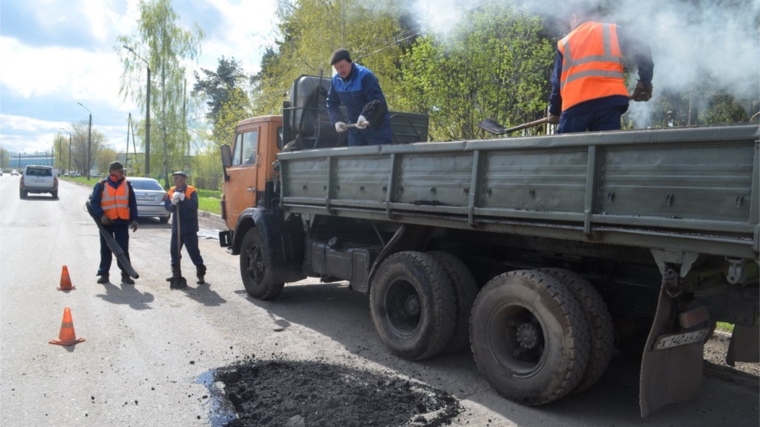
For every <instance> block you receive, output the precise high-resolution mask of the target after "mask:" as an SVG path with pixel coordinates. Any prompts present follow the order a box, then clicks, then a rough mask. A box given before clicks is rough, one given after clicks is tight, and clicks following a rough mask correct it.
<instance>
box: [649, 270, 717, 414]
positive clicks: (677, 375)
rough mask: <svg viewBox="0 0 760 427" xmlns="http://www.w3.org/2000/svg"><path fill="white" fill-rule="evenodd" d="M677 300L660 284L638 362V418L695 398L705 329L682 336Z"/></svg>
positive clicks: (706, 329)
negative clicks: (639, 363)
mask: <svg viewBox="0 0 760 427" xmlns="http://www.w3.org/2000/svg"><path fill="white" fill-rule="evenodd" d="M677 304H678V298H672V297H671V296H670V295H668V293H667V291H666V286H665V284H664V283H663V286H662V288H661V289H660V298H659V300H658V303H657V313H656V314H655V318H654V323H653V324H652V329H651V331H650V332H649V338H648V339H647V344H646V347H645V348H644V354H643V357H642V360H641V375H640V377H639V405H640V409H641V416H642V417H645V418H646V417H647V416H648V415H649V414H651V413H652V412H654V411H656V410H658V409H660V408H662V407H664V406H667V405H670V404H673V403H681V402H688V401H691V400H694V399H696V398H697V397H698V396H699V389H700V385H701V383H702V367H703V353H704V343H705V338H706V336H707V334H708V332H709V328H703V329H695V330H692V331H690V332H686V333H683V332H682V328H681V327H680V325H679V322H678V320H677V319H678V313H677V311H678V310H677Z"/></svg>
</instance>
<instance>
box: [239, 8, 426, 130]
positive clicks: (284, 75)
mask: <svg viewBox="0 0 760 427" xmlns="http://www.w3.org/2000/svg"><path fill="white" fill-rule="evenodd" d="M404 4H405V2H402V1H398V0H379V1H376V2H374V3H373V6H372V7H371V8H369V7H368V6H365V5H366V3H365V2H360V1H358V0H343V1H340V2H335V1H322V0H283V1H281V2H279V5H278V9H277V15H278V17H279V19H280V24H279V28H278V30H279V33H280V35H279V37H278V39H277V41H276V45H277V46H276V48H274V49H269V50H267V51H266V52H265V54H264V57H263V58H262V67H261V71H260V72H259V73H258V74H257V75H256V76H254V78H253V85H254V87H253V89H254V90H253V93H252V97H251V99H252V101H253V106H254V112H255V113H256V115H262V114H278V113H279V112H280V110H281V107H282V101H283V100H284V99H285V96H286V95H287V92H288V90H289V89H290V85H291V84H292V83H293V81H294V80H295V79H296V78H297V77H298V76H299V75H301V74H311V75H319V74H320V73H322V74H323V75H324V76H325V77H330V76H331V75H332V69H331V67H330V64H329V58H330V55H331V54H332V52H333V51H334V50H335V49H337V48H339V47H343V48H346V49H348V50H349V51H350V52H351V55H352V59H353V60H354V61H356V62H359V63H361V64H362V65H365V66H367V67H368V68H370V69H371V70H372V71H373V72H374V73H375V75H376V76H377V78H378V80H379V81H380V85H381V86H382V87H383V90H384V92H385V96H386V98H387V99H388V103H389V105H391V106H392V105H393V104H394V101H395V99H396V97H397V92H396V90H395V86H396V85H395V84H394V82H395V81H396V79H397V77H398V63H397V60H398V56H399V55H400V53H401V46H402V45H403V43H405V40H406V35H407V34H408V29H407V28H405V27H404V25H408V24H409V22H411V20H409V19H406V18H407V17H406V15H404V14H403V13H402V10H403V7H404Z"/></svg>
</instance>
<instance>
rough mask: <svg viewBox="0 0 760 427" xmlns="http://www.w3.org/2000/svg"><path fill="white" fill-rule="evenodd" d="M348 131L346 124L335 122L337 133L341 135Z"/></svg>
mask: <svg viewBox="0 0 760 427" xmlns="http://www.w3.org/2000/svg"><path fill="white" fill-rule="evenodd" d="M345 130H346V124H345V123H343V122H335V132H338V133H341V132H344V131H345Z"/></svg>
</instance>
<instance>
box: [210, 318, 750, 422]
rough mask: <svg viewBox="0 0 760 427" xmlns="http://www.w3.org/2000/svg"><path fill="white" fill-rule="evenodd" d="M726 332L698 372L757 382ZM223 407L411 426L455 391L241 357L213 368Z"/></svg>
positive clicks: (441, 413)
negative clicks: (737, 358)
mask: <svg viewBox="0 0 760 427" xmlns="http://www.w3.org/2000/svg"><path fill="white" fill-rule="evenodd" d="M729 340H730V335H728V334H726V333H720V332H717V333H716V334H715V335H714V336H713V338H711V339H710V340H709V341H708V343H707V344H706V345H705V353H704V357H705V369H704V375H705V376H708V377H715V378H719V379H721V380H724V381H731V382H734V383H737V384H741V385H743V386H746V387H749V388H753V389H758V387H759V382H758V376H759V375H760V364H758V363H737V364H736V365H737V366H736V367H729V366H727V365H726V364H725V355H726V349H727V348H728V342H729ZM214 380H215V381H216V384H220V386H219V388H218V394H219V396H218V399H219V400H221V401H222V402H224V403H223V405H224V406H226V409H224V410H222V411H220V413H222V412H225V411H226V415H220V416H219V417H218V421H220V422H217V423H214V424H215V425H224V426H226V427H241V426H285V427H311V426H338V425H340V426H347V427H352V426H353V427H359V426H361V427H364V426H374V427H401V426H403V427H417V426H430V427H434V426H445V425H449V424H450V423H451V421H452V420H453V419H455V418H456V417H457V416H458V415H459V414H460V413H461V412H462V406H461V405H460V404H459V402H458V401H457V399H456V398H454V397H453V396H451V395H450V394H448V393H446V392H443V391H441V390H435V389H433V388H430V387H428V386H426V385H424V384H420V383H415V382H411V381H407V380H405V379H401V378H398V377H395V376H394V375H393V374H392V373H376V372H368V371H361V370H356V369H352V368H348V367H344V366H336V365H330V364H325V363H319V362H315V361H311V362H294V361H286V360H266V361H264V360H257V359H248V360H246V361H243V362H241V363H238V364H236V365H233V366H229V367H225V368H221V369H219V370H217V371H216V372H215V374H214Z"/></svg>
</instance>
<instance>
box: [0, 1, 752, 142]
mask: <svg viewBox="0 0 760 427" xmlns="http://www.w3.org/2000/svg"><path fill="white" fill-rule="evenodd" d="M488 1H499V2H505V1H508V0H409V1H408V2H406V3H405V4H406V6H407V7H408V8H409V10H410V11H411V12H412V13H413V15H414V16H415V18H416V19H417V20H418V21H419V22H420V23H422V26H423V28H424V29H425V32H427V33H430V32H437V33H440V34H443V35H445V34H446V30H447V29H450V28H453V27H454V26H455V25H457V24H461V23H462V22H461V21H460V20H461V18H462V17H463V16H466V14H464V13H463V11H464V10H470V9H473V8H476V7H478V6H479V5H482V4H483V3H486V2H488ZM512 1H513V3H516V4H518V6H519V7H520V8H522V9H524V10H527V11H529V12H531V13H536V14H539V15H541V16H546V17H549V16H554V17H555V18H556V20H557V21H556V22H565V21H566V20H567V17H566V16H561V15H560V16H556V15H557V13H558V11H560V9H561V8H558V7H557V6H558V4H563V3H557V2H555V1H549V0H512ZM587 1H590V2H594V1H602V0H587ZM735 2H740V3H742V4H743V6H742V7H739V8H726V7H725V6H723V5H721V3H735ZM607 3H608V4H612V5H614V6H613V7H610V8H609V12H610V14H609V16H608V17H607V19H606V21H607V22H615V23H619V24H621V25H623V26H626V28H629V29H631V30H633V31H635V32H636V33H637V34H638V35H640V36H642V37H643V38H644V39H645V40H646V41H647V42H648V43H649V44H650V46H651V48H652V54H653V58H654V63H655V69H654V80H653V82H652V83H653V85H654V88H655V89H654V97H653V99H652V100H651V101H650V102H648V103H632V104H631V107H630V109H629V113H628V114H629V115H630V116H631V117H632V118H634V120H637V119H636V118H637V117H641V118H642V119H641V120H642V121H641V122H640V123H639V124H638V125H639V127H646V126H647V123H646V122H645V120H646V119H645V118H647V117H648V109H649V108H652V107H654V106H655V104H656V102H657V97H658V96H659V94H660V93H662V92H663V91H666V90H683V89H684V88H686V87H691V86H692V85H693V83H694V81H695V80H698V79H700V78H711V79H717V80H718V81H719V82H720V84H721V85H722V86H724V88H725V90H726V91H727V92H729V93H731V94H733V95H735V96H738V97H742V98H746V97H747V96H750V97H755V98H757V97H760V93H758V87H760V32H759V31H758V18H757V17H758V16H760V0H722V1H720V2H719V1H715V0H692V1H691V2H672V1H671V2H668V1H662V0H615V1H607ZM362 4H363V5H364V6H365V7H373V8H377V7H381V5H382V4H383V2H381V1H378V2H370V3H362ZM138 5H139V0H0V58H2V59H1V60H0V147H2V148H4V149H6V150H8V151H10V152H13V153H16V152H22V153H27V154H31V153H35V152H49V151H50V150H51V149H52V145H53V141H54V140H55V136H56V134H60V135H65V134H66V133H65V131H64V130H61V129H68V128H70V127H71V124H72V123H78V122H81V121H87V119H88V117H89V112H91V113H92V124H93V128H96V129H97V130H99V131H100V132H102V133H104V134H105V136H106V138H107V139H108V141H109V142H108V143H109V145H111V147H112V148H114V149H116V150H117V151H123V150H124V148H126V137H127V120H128V115H129V113H131V114H132V115H133V116H135V118H140V119H142V118H144V113H143V112H141V111H140V110H139V109H138V108H137V106H136V105H135V104H134V103H133V102H132V101H131V100H124V99H123V97H121V96H120V95H119V85H120V77H121V72H122V65H121V63H120V62H119V59H118V55H117V52H116V51H115V49H116V48H117V45H118V44H117V42H116V37H117V36H119V35H126V36H132V35H133V34H134V33H135V30H136V23H137V20H138V18H139V11H138ZM276 5H277V0H173V1H172V6H173V8H174V11H175V12H176V13H177V14H178V15H179V17H180V24H181V25H183V26H184V27H185V28H186V29H190V28H192V27H193V24H194V23H197V24H198V26H200V28H201V29H202V30H203V31H204V32H205V38H204V39H203V40H202V41H201V48H202V54H201V56H200V58H199V60H198V61H197V63H194V64H192V66H193V67H194V68H193V69H190V70H188V82H194V77H193V75H192V72H193V71H200V69H201V68H205V69H210V70H216V67H217V65H218V60H219V58H220V57H221V56H225V57H227V58H231V57H234V58H235V59H236V60H238V61H240V63H241V65H242V66H243V68H244V70H245V71H246V73H248V74H253V73H256V72H257V71H258V70H259V64H260V61H261V56H262V54H263V52H264V49H265V48H267V47H274V45H275V43H274V40H275V35H276V33H275V31H274V28H275V26H276V18H275V10H276ZM687 5H688V6H687ZM563 13H564V12H563ZM443 39H444V40H445V37H444V38H443ZM118 48H120V45H119V46H118ZM704 76H708V77H704ZM748 94H749V95H748ZM78 103H81V104H82V105H83V106H84V107H82V106H80V105H79V104H78ZM88 110H89V112H88ZM750 114H753V112H750ZM122 147H124V148H122Z"/></svg>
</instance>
